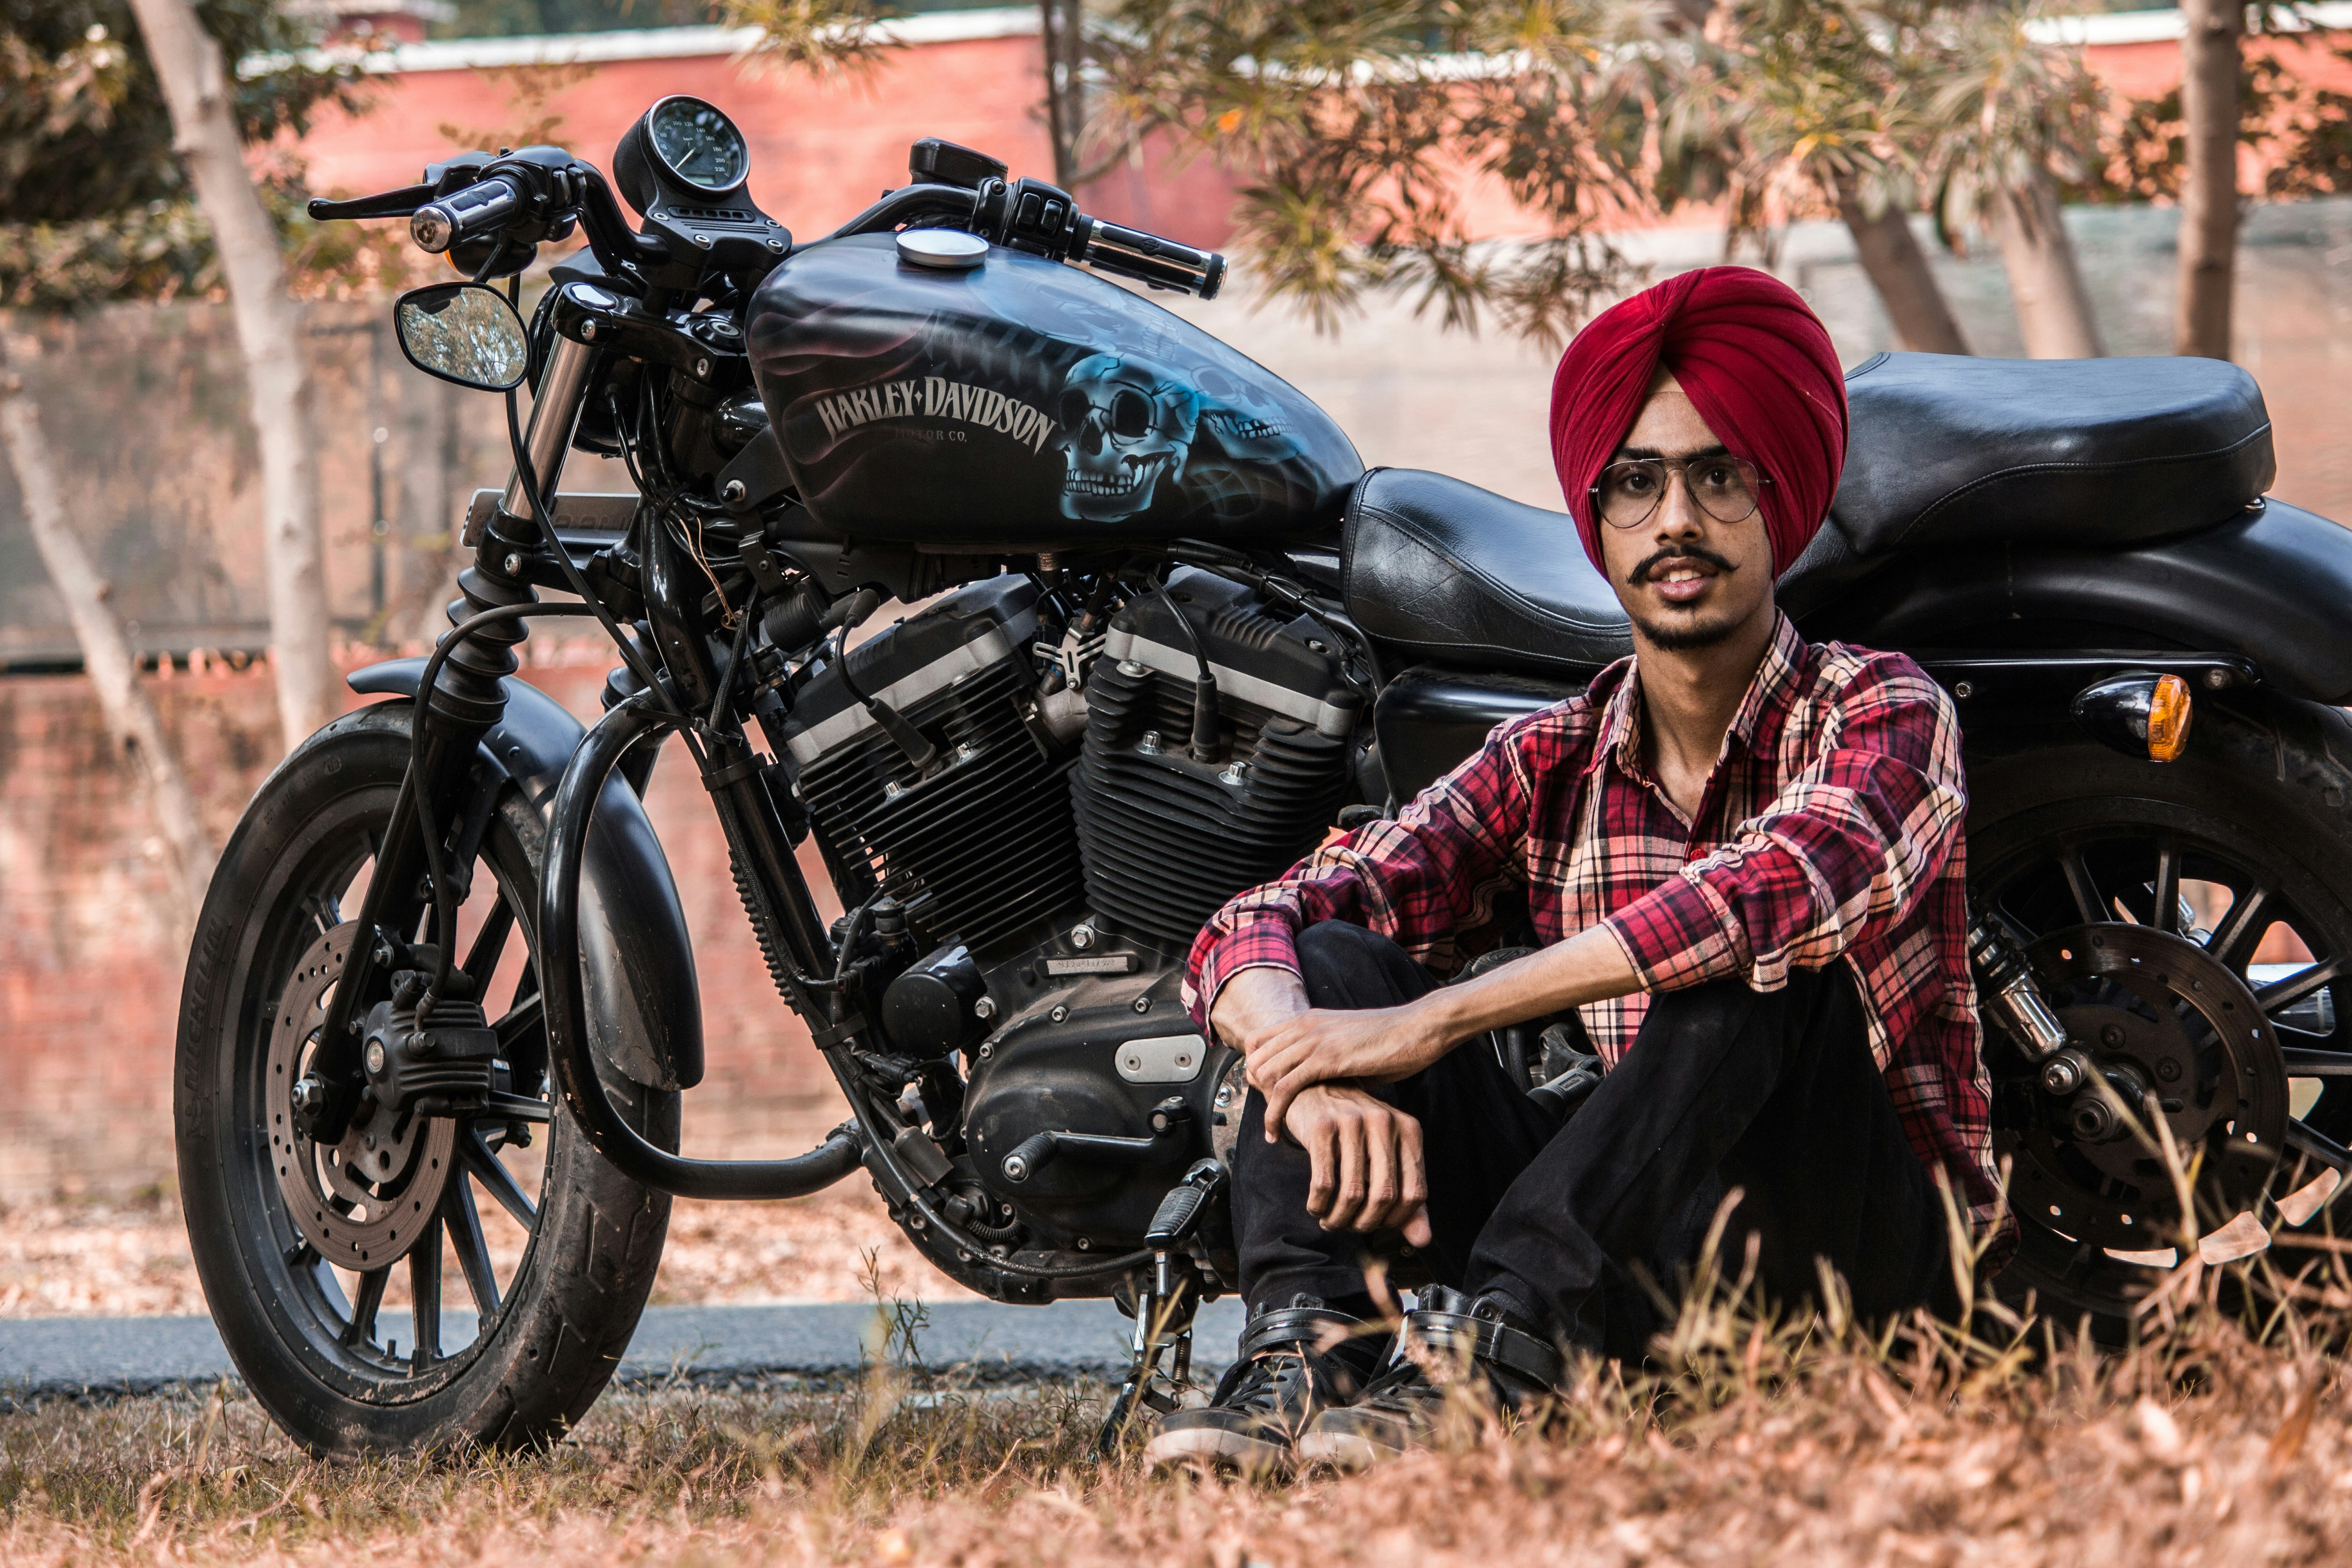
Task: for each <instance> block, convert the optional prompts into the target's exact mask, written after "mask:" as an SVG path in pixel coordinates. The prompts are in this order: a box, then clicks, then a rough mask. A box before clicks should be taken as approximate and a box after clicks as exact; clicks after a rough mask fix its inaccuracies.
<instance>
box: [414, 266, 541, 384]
mask: <svg viewBox="0 0 2352 1568" xmlns="http://www.w3.org/2000/svg"><path fill="white" fill-rule="evenodd" d="M392 321H393V326H394V330H395V331H397V332H398V333H399V334H400V352H401V353H404V354H406V355H407V356H408V363H411V364H413V365H415V367H416V368H417V369H419V370H421V371H423V372H424V373H425V374H427V375H437V376H439V377H440V378H441V379H442V380H444V381H454V382H456V383H457V384H458V385H459V386H471V387H476V388H478V389H479V390H481V391H483V392H510V391H512V390H513V389H514V388H516V387H518V386H520V385H521V384H522V379H523V375H524V374H525V373H526V372H527V371H528V370H529V369H530V338H529V337H528V336H527V335H526V334H525V333H524V331H523V330H522V318H521V317H520V316H518V315H516V314H515V310H514V307H513V306H512V305H509V304H508V303H507V300H506V296H505V295H503V294H500V293H499V291H498V290H497V289H491V288H488V287H487V286H485V285H483V284H480V283H434V284H430V285H427V286H426V287H425V288H423V289H410V290H409V291H408V292H407V293H405V294H403V295H402V296H401V297H400V298H399V300H397V301H395V302H394V305H393V307H392Z"/></svg>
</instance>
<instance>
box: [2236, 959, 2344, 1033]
mask: <svg viewBox="0 0 2352 1568" xmlns="http://www.w3.org/2000/svg"><path fill="white" fill-rule="evenodd" d="M2343 967H2344V961H2343V960H2342V959H2340V958H2331V959H2327V960H2326V961H2325V962H2323V963H2314V964H2309V965H2306V966H2305V967H2304V968H2302V969H2298V970H2296V971H2295V972H2294V973H2293V974H2290V975H2287V976H2286V977H2285V978H2284V979H2281V980H2273V981H2272V982H2271V983H2270V984H2268V985H2264V986H2261V987H2258V988H2257V989H2256V990H2255V992H2254V1001H2255V1003H2256V1005H2259V1006H2260V1007H2261V1008H2262V1010H2263V1014H2264V1015H2265V1016H2269V1017H2273V1018H2275V1017H2277V1016H2278V1015H2279V1014H2281V1013H2283V1012H2284V1011H2285V1010H2286V1009H2287V1008H2289V1007H2292V1006H2294V1005H2295V1004H2296V1003H2297V1002H2300V1001H2302V1000H2303V999H2304V998H2305V997H2306V996H2308V995H2310V994H2312V993H2313V992H2315V991H2316V990H2318V989H2319V988H2320V987H2321V986H2323V985H2325V984H2327V983H2328V982H2329V981H2331V980H2334V979H2335V978H2336V974H2337V973H2338V972H2339V971H2341V970H2342V969H2343Z"/></svg>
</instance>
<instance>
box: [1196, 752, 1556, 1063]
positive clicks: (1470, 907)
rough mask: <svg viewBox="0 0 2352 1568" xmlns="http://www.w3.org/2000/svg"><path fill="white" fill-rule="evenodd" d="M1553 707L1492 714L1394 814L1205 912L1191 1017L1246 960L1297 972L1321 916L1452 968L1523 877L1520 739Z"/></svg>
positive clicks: (1204, 1020)
mask: <svg viewBox="0 0 2352 1568" xmlns="http://www.w3.org/2000/svg"><path fill="white" fill-rule="evenodd" d="M1550 713H1551V710H1545V711H1543V712H1538V713H1531V714H1528V715H1526V716H1525V717H1523V718H1519V719H1514V720H1512V721H1508V722H1507V723H1504V724H1501V725H1498V726H1497V727H1496V729H1495V731H1494V732H1493V733H1491V734H1489V735H1488V736H1487V737H1486V744H1485V745H1484V746H1482V747H1480V748H1479V750H1478V752H1476V754H1475V755H1474V756H1472V757H1471V758H1470V760H1469V761H1468V762H1466V763H1463V764H1462V765H1461V766H1460V767H1458V768H1456V769H1455V770H1454V772H1453V773H1448V774H1447V775H1446V776H1445V777H1444V778H1442V779H1440V780H1438V781H1437V782H1436V783H1435V784H1432V785H1430V786H1429V787H1428V788H1427V789H1425V790H1423V792H1422V793H1421V794H1420V795H1418V796H1416V797H1415V798H1414V799H1413V801H1412V804H1410V805H1407V806H1406V807H1405V808H1404V809H1403V810H1402V811H1401V812H1399V813H1398V814H1397V816H1395V817H1394V818H1392V819H1383V820H1381V821H1377V822H1370V823H1367V824H1365V825H1364V826H1361V827H1359V828H1357V829H1356V830H1355V831H1354V832H1352V833H1348V834H1343V835H1341V836H1339V837H1335V838H1333V839H1332V840H1331V841H1330V842H1328V843H1327V844H1325V845H1324V846H1323V847H1321V848H1319V849H1318V850H1316V851H1315V853H1314V854H1312V855H1310V856H1308V857H1307V858H1306V859H1304V860H1302V861H1300V862H1299V863H1298V864H1297V866H1295V867H1293V868H1291V869H1290V870H1289V871H1287V872H1286V873H1285V874H1284V875H1283V876H1281V877H1280V878H1278V879H1276V880H1274V881H1272V882H1268V883H1266V884H1265V885H1264V886H1262V887H1257V888H1253V889H1250V890H1249V891H1247V892H1245V893H1242V894H1240V895H1238V896H1237V897H1235V898H1234V900H1231V901H1230V902H1228V903H1227V904H1226V905H1225V906H1224V907H1223V909H1221V910H1218V911H1217V912H1216V913H1215V914H1214V915H1213V916H1212V917H1210V920H1209V923H1208V924H1207V925H1206V926H1204V927H1202V930H1201V934H1200V935H1199V936H1198V937H1197V938H1195V939H1194V941H1193V942H1192V955H1191V959H1190V962H1189V963H1188V964H1187V965H1186V973H1185V980H1184V990H1183V1000H1184V1005H1185V1006H1186V1007H1187V1008H1189V1009H1190V1010H1191V1012H1192V1016H1193V1018H1194V1019H1195V1020H1196V1021H1198V1022H1199V1023H1201V1024H1202V1026H1204V1027H1205V1026H1207V1024H1208V1018H1209V1012H1210V1009H1211V1008H1212V1007H1213V1006H1214V1005H1215V1003H1216V998H1217V994H1218V993H1219V992H1220V991H1221V990H1223V987H1224V984H1225V983H1226V982H1227V981H1229V980H1231V979H1232V978H1233V977H1234V975H1236V974H1239V973H1242V972H1243V971H1244V970H1247V969H1286V970H1288V971H1290V972H1291V973H1297V971H1298V954H1297V946H1296V942H1297V934H1298V932H1299V931H1303V930H1305V929H1306V928H1307V926H1309V925H1312V924H1314V923H1315V922H1317V921H1334V920H1336V921H1350V922H1352V923H1354V924H1357V925H1360V926H1363V927H1365V928H1366V929H1368V930H1370V931H1377V932H1379V933H1380V934H1381V935H1382V936H1385V937H1388V938H1390V939H1391V941H1393V942H1396V943H1397V945H1398V946H1400V947H1402V948H1403V949H1404V950H1405V952H1408V953H1410V954H1412V957H1413V958H1414V959H1415V960H1416V961H1417V962H1419V963H1423V964H1425V965H1427V966H1429V967H1430V968H1432V969H1435V970H1438V971H1440V972H1444V971H1445V970H1448V969H1450V968H1452V967H1454V963H1455V962H1456V955H1457V953H1458V952H1459V950H1460V948H1461V946H1462V944H1463V943H1464V942H1465V941H1466V940H1470V939H1473V938H1475V934H1476V933H1477V932H1478V931H1481V930H1483V929H1484V928H1485V927H1486V926H1487V925H1489V924H1491V923H1492V921H1493V919H1494V911H1495V900H1496V898H1497V897H1498V896H1499V895H1500V894H1501V893H1502V892H1503V891H1504V890H1505V889H1507V888H1510V887H1513V886H1516V885H1518V884H1520V883H1522V882H1524V880H1525V868H1524V864H1523V862H1524V855H1523V849H1524V846H1525V842H1526V837H1527V832H1528V803H1529V800H1530V798H1531V795H1532V793H1533V783H1534V773H1533V770H1534V768H1535V766H1536V765H1537V764H1536V763H1535V761H1534V760H1532V759H1531V758H1530V757H1529V756H1528V745H1527V743H1526V742H1527V738H1528V735H1529V733H1530V731H1533V730H1535V729H1537V727H1538V726H1539V725H1540V724H1541V723H1543V722H1544V721H1546V720H1547V717H1548V716H1549V714H1550Z"/></svg>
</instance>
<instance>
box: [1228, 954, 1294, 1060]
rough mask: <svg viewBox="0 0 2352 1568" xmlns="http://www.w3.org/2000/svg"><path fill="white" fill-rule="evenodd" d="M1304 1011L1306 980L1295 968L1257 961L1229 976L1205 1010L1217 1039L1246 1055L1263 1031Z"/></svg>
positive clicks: (1263, 1033) (1286, 1021)
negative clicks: (1257, 962) (1290, 968)
mask: <svg viewBox="0 0 2352 1568" xmlns="http://www.w3.org/2000/svg"><path fill="white" fill-rule="evenodd" d="M1306 1011H1307V983H1306V982H1305V981H1303V980H1301V979H1300V978H1299V977H1298V973H1297V971H1296V970H1289V969H1277V968H1276V967H1274V966H1273V965H1271V964H1260V965H1258V966H1256V967H1255V968H1252V969H1244V970H1242V971H1241V972H1239V973H1236V974H1234V975H1232V976H1231V977H1229V978H1228V979H1227V980H1226V981H1225V983H1224V984H1223V986H1221V987H1219V989H1218V991H1217V994H1216V997H1215V999H1214V1001H1213V1003H1212V1004H1211V1005H1210V1009H1209V1026H1210V1028H1211V1029H1213V1030H1214V1031H1215V1033H1216V1037H1217V1038H1218V1039H1220V1040H1223V1042H1224V1043H1225V1044H1226V1045H1229V1046H1231V1047H1234V1049H1235V1050H1237V1051H1239V1052H1241V1054H1242V1055H1244V1056H1247V1055H1249V1053H1250V1047H1253V1046H1255V1044H1257V1042H1258V1041H1259V1040H1261V1039H1263V1038H1265V1035H1266V1033H1267V1031H1269V1030H1271V1029H1273V1028H1275V1027H1276V1026H1279V1025H1282V1024H1286V1023H1288V1022H1289V1021H1290V1020H1291V1019H1293V1018H1295V1017H1297V1016H1298V1015H1299V1014H1301V1013H1304V1012H1306Z"/></svg>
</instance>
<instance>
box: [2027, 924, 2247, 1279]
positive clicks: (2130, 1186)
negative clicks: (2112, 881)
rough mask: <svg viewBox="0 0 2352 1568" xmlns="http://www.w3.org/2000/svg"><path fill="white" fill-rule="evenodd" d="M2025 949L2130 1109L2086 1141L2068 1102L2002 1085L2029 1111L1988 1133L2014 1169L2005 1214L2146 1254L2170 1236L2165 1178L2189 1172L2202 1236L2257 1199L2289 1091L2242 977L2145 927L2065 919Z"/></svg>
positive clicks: (2170, 1184)
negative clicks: (2120, 1121) (2108, 1130)
mask: <svg viewBox="0 0 2352 1568" xmlns="http://www.w3.org/2000/svg"><path fill="white" fill-rule="evenodd" d="M2030 956H2031V958H2032V965H2033V971H2034V973H2035V975H2036V976H2037V977H2038V978H2039V979H2040V980H2041V982H2042V987H2043V994H2044V997H2045V999H2046V1000H2048V1001H2049V1003H2050V1004H2051V1005H2052V1006H2053V1008H2054V1009H2055V1010H2056V1012H2057V1014H2058V1016H2059V1018H2060V1020H2061V1021H2062V1022H2063V1023H2064V1025H2065V1026H2066V1034H2067V1038H2068V1040H2069V1041H2070V1042H2071V1043H2072V1044H2073V1046H2074V1047H2075V1048H2077V1049H2079V1050H2080V1051H2081V1052H2082V1053H2083V1054H2084V1056H2085V1057H2087V1058H2089V1059H2090V1061H2091V1063H2092V1064H2093V1065H2094V1067H2095V1068H2097V1069H2098V1070H2099V1071H2100V1072H2101V1073H2102V1074H2103V1075H2109V1076H2111V1080H2112V1081H2115V1082H2118V1083H2123V1084H2127V1085H2130V1086H2132V1088H2133V1089H2135V1091H2136V1094H2137V1099H2138V1106H2137V1110H2138V1111H2139V1115H2138V1117H2137V1125H2136V1126H2135V1125H2133V1124H2132V1119H2125V1124H2124V1126H2123V1129H2122V1130H2121V1131H2119V1132H2118V1133H2116V1135H2113V1136H2108V1137H2086V1136H2084V1135H2083V1134H2082V1132H2081V1131H2080V1129H2079V1128H2078V1127H2077V1126H2076V1125H2075V1124H2074V1121H2071V1120H2070V1115H2069V1103H2070V1102H2069V1101H2068V1100H2061V1099H2059V1098H2058V1097H2056V1096H2053V1095H2051V1094H2049V1093H2047V1092H2045V1091H2044V1090H2043V1089H2042V1085H2041V1083H2040V1081H2039V1079H2038V1078H2029V1079H2027V1080H2026V1081H2025V1082H2024V1083H2023V1084H2014V1083H2012V1084H2011V1085H2010V1086H2008V1088H2009V1092H2010V1094H2011V1096H2012V1097H2013V1098H2012V1099H2011V1101H2010V1103H2011V1104H2012V1105H2015V1104H2017V1103H2018V1102H2019V1101H2020V1100H2024V1101H2025V1102H2026V1103H2027V1105H2028V1106H2029V1107H2030V1109H2028V1110H2025V1111H2024V1113H2023V1114H2012V1115H2011V1116H2008V1117H2005V1118H2004V1119H2003V1120H2004V1121H2007V1122H2008V1123H2009V1125H2008V1126H2005V1127H2004V1128H2002V1129H2001V1130H2000V1131H1999V1132H1997V1133H1996V1135H1995V1148H1996V1150H1997V1152H1999V1153H2000V1154H2001V1155H2002V1156H2004V1157H2006V1158H2008V1159H2010V1160H2011V1162H2012V1163H2013V1168H2012V1171H2011V1177H2010V1201H2011V1205H2013V1206H2014V1208H2015V1209H2016V1212H2017V1213H2018V1215H2020V1216H2021V1218H2024V1219H2028V1220H2031V1221H2033V1222H2034V1223H2037V1224H2039V1225H2041V1226H2045V1227H2046V1228H2049V1229H2051V1230H2054V1231H2057V1232H2059V1233H2061V1234H2062V1235H2064V1236H2068V1237H2074V1239H2076V1240H2078V1241H2084V1242H2088V1243H2091V1244H2092V1245H2095V1246H2097V1247H2107V1248H2112V1249H2115V1250H2116V1251H2126V1252H2154V1251H2158V1250H2159V1249H2161V1248H2164V1247H2170V1246H2172V1245H2174V1243H2175V1242H2176V1241H2177V1239H2178V1235H2179V1222H2180V1218H2181V1214H2180V1199H2179V1194H2180V1181H2179V1178H2178V1177H2177V1176H2176V1172H2179V1173H2183V1174H2185V1173H2188V1172H2189V1171H2192V1170H2193V1171H2194V1172H2195V1185H2194V1187H2193V1189H2192V1193H2193V1196H2194V1200H2195V1204H2196V1207H2197V1209H2198V1216H2197V1217H2198V1225H2199V1229H2200V1231H2203V1232H2210V1231H2212V1230H2213V1229H2215V1228H2216V1227H2218V1226H2221V1225H2222V1224H2224V1223H2226V1222H2227V1221H2229V1220H2231V1219H2233V1218H2235V1217H2236V1216H2237V1215H2242V1214H2243V1213H2245V1212H2246V1211H2247V1210H2249V1209H2251V1208H2252V1207H2254V1205H2256V1204H2257V1203H2259V1202H2260V1201H2261V1198H2262V1194H2263V1189H2264V1188H2265V1187H2266V1186H2267V1185H2268V1184H2269V1183H2270V1180H2271V1176H2272V1174H2273V1171H2274V1170H2275V1169H2276V1167H2277V1164H2278V1161H2279V1159H2280V1157H2281V1155H2283V1154H2284V1152H2285V1147H2286V1145H2285V1139H2286V1122H2287V1111H2288V1106H2287V1092H2288V1091H2287V1078H2286V1064H2285V1060H2284V1058H2283V1057H2281V1055H2280V1054H2279V1042H2278V1037H2277V1035H2276V1034H2275V1033H2273V1030H2272V1028H2271V1023H2270V1020H2269V1019H2268V1018H2266V1017H2264V1016H2263V1011H2262V1008H2261V1006H2260V1005H2258V1004H2257V1003H2256V1002H2255V1001H2254V996H2253V993H2252V991H2250V990H2248V989H2247V988H2246V983H2245V982H2244V981H2242V980H2241V979H2240V978H2239V977H2238V976H2237V975H2236V974H2235V973H2231V970H2230V969H2228V968H2227V967H2226V966H2224V965H2223V964H2222V963H2221V962H2220V961H2219V960H2217V959H2215V958H2214V957H2213V956H2212V955H2211V954H2210V953H2208V952H2206V951H2205V950H2204V949H2203V948H2201V947H2200V946H2198V945H2197V944H2196V943H2195V942H2189V941H2188V940H2187V939H2186V938H2183V937H2179V936H2175V935H2173V934H2172V933H2170V932H2168V931H2153V930H2150V929H2148V928H2147V927H2144V926H2136V925H2126V924H2120V923H2118V924H2113V925H2107V924H2099V925H2084V926H2074V927H2070V928H2068V929H2066V930H2063V931H2053V932H2052V933H2051V934H2049V935H2048V936H2045V937H2043V938H2042V939H2041V940H2040V941H2039V942H2035V943H2034V944H2033V946H2032V951H2031V954H2030ZM2082 1092H2084V1093H2092V1092H2095V1090H2092V1089H2085V1090H2084V1091H2082ZM2126 1098H2132V1097H2130V1096H2127V1097H2126ZM2158 1121H2161V1122H2162V1123H2163V1125H2164V1127H2165V1128H2166V1129H2167V1130H2168V1131H2169V1132H2170V1133H2171V1137H2172V1142H2173V1147H2174V1151H2175V1152H2176V1155H2177V1158H2178V1160H2179V1164H2178V1165H2177V1166H2176V1165H2174V1164H2173V1163H2170V1162H2169V1161H2168V1159H2167V1157H2166V1153H2165V1151H2164V1148H2163V1145H2162V1139H2161V1135H2160V1134H2159V1133H2158V1131H2157V1123H2158ZM2200 1153H2201V1155H2202V1158H2201V1159H2200V1158H2199V1156H2200Z"/></svg>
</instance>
